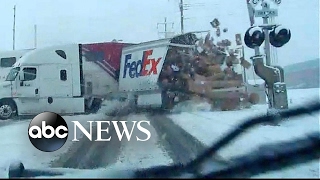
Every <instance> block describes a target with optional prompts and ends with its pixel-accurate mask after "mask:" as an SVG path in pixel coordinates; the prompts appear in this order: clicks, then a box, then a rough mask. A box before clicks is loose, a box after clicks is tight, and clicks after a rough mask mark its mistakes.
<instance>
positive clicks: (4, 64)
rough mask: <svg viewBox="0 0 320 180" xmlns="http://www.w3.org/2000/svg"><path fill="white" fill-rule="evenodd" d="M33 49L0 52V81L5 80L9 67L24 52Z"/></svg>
mask: <svg viewBox="0 0 320 180" xmlns="http://www.w3.org/2000/svg"><path fill="white" fill-rule="evenodd" d="M32 50H33V49H21V50H11V51H1V52H0V82H3V81H5V79H6V76H7V74H8V72H9V71H10V69H11V67H12V66H13V65H14V63H16V62H17V61H18V60H19V59H20V58H21V57H22V56H23V55H24V54H26V53H27V52H29V51H32Z"/></svg>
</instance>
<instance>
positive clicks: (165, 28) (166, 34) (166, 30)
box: [157, 17, 174, 38]
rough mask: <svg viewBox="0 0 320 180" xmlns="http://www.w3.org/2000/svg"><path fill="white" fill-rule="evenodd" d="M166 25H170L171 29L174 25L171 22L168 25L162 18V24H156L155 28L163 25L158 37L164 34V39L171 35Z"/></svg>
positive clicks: (165, 19)
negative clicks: (162, 30)
mask: <svg viewBox="0 0 320 180" xmlns="http://www.w3.org/2000/svg"><path fill="white" fill-rule="evenodd" d="M168 24H171V26H172V28H173V25H174V23H173V22H171V23H168V22H167V18H166V17H165V18H164V23H157V28H158V27H159V25H164V32H159V36H160V34H164V38H169V37H170V34H173V32H169V31H168Z"/></svg>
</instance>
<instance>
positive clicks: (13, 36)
mask: <svg viewBox="0 0 320 180" xmlns="http://www.w3.org/2000/svg"><path fill="white" fill-rule="evenodd" d="M12 31H13V34H12V48H13V50H15V41H16V40H15V36H16V5H14V6H13V29H12Z"/></svg>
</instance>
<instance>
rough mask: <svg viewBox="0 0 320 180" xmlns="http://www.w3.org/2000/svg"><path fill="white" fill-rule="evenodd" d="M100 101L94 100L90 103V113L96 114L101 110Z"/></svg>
mask: <svg viewBox="0 0 320 180" xmlns="http://www.w3.org/2000/svg"><path fill="white" fill-rule="evenodd" d="M101 104H102V100H101V99H97V98H95V99H94V100H93V102H92V105H91V108H90V112H91V113H97V112H98V111H99V109H100V108H101Z"/></svg>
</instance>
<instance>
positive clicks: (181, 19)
mask: <svg viewBox="0 0 320 180" xmlns="http://www.w3.org/2000/svg"><path fill="white" fill-rule="evenodd" d="M179 7H180V25H181V34H183V32H184V24H183V20H184V16H183V8H184V6H183V0H180V5H179Z"/></svg>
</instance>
